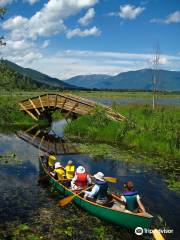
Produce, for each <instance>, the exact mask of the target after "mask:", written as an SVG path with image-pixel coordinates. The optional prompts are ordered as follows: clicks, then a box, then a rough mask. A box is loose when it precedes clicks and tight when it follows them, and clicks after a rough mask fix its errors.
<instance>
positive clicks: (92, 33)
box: [66, 26, 101, 39]
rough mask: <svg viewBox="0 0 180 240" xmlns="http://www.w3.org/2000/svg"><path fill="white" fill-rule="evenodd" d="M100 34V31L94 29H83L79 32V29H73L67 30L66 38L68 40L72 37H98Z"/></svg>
mask: <svg viewBox="0 0 180 240" xmlns="http://www.w3.org/2000/svg"><path fill="white" fill-rule="evenodd" d="M100 34H101V31H100V30H99V29H98V28H97V27H96V26H94V27H92V28H90V29H85V30H81V29H79V28H75V29H73V30H68V32H67V33H66V37H67V38H68V39H70V38H72V37H76V36H78V37H88V36H99V35H100Z"/></svg>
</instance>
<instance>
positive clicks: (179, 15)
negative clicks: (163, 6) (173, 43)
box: [150, 11, 180, 24]
mask: <svg viewBox="0 0 180 240" xmlns="http://www.w3.org/2000/svg"><path fill="white" fill-rule="evenodd" d="M150 22H151V23H165V24H170V23H180V11H176V12H174V13H171V14H169V15H168V16H167V17H166V18H165V19H161V18H153V19H151V20H150Z"/></svg>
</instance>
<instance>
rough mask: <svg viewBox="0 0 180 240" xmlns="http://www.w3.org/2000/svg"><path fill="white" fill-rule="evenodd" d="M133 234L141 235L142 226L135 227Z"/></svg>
mask: <svg viewBox="0 0 180 240" xmlns="http://www.w3.org/2000/svg"><path fill="white" fill-rule="evenodd" d="M135 234H136V235H138V236H140V235H142V234H143V228H142V227H137V228H136V229H135Z"/></svg>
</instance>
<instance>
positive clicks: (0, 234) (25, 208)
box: [0, 120, 180, 240]
mask: <svg viewBox="0 0 180 240" xmlns="http://www.w3.org/2000/svg"><path fill="white" fill-rule="evenodd" d="M65 124H66V122H65V121H64V120H61V121H57V122H54V123H52V125H51V127H50V128H48V129H42V131H41V134H40V133H39V132H38V131H36V129H34V130H30V131H27V130H24V129H23V130H22V131H20V132H18V133H9V134H0V155H1V156H3V157H1V158H0V179H1V181H0V239H16V238H13V237H12V236H14V235H13V234H16V233H17V231H20V230H17V226H19V224H26V225H30V226H31V227H34V229H35V230H33V231H30V234H35V233H36V232H37V234H39V235H38V236H39V237H40V238H34V239H41V238H42V239H55V237H54V236H55V231H56V232H58V231H60V230H58V229H59V228H60V226H61V223H62V225H63V226H65V227H66V228H67V227H68V229H69V226H71V225H70V224H72V223H71V222H70V221H71V220H70V218H71V217H72V216H73V214H75V217H74V218H75V219H76V220H75V221H74V222H73V224H75V223H77V218H79V220H80V221H81V218H82V219H86V218H87V219H91V218H90V217H89V215H88V214H87V213H84V211H82V210H80V209H79V208H78V207H76V206H74V205H72V204H70V206H66V207H65V208H63V209H61V208H59V207H58V206H57V195H56V194H54V191H53V190H52V189H49V188H48V189H47V187H44V186H42V185H39V184H38V178H39V162H38V155H39V153H40V152H41V153H43V152H44V151H45V147H47V148H53V144H54V142H56V143H57V142H60V139H61V138H62V137H63V126H64V125H65ZM32 132H33V133H32ZM43 135H44V136H45V138H43V141H44V143H42V136H43ZM59 137H60V138H59ZM48 139H51V141H48ZM52 139H54V140H53V141H52ZM61 141H62V139H61ZM43 144H44V148H43V146H42V145H43ZM71 144H72V143H66V142H63V147H62V148H61V146H59V145H57V144H56V150H57V151H59V152H58V155H57V157H58V159H59V160H60V161H61V163H62V164H63V165H65V164H66V162H67V161H68V160H70V159H71V160H73V161H74V163H75V166H78V165H83V166H85V168H86V169H87V171H88V172H90V173H91V174H94V173H96V172H97V171H102V172H103V173H104V174H105V175H106V176H113V177H117V178H118V180H119V182H118V184H110V189H111V191H113V192H120V191H121V190H122V185H123V182H124V181H126V180H132V181H134V183H135V185H136V188H137V189H138V190H139V193H140V195H141V196H142V201H143V202H144V204H145V206H146V208H147V210H148V211H149V212H151V213H152V214H153V215H154V216H156V218H157V219H158V220H159V221H160V222H161V223H162V226H165V228H169V229H173V230H174V233H173V234H167V235H166V239H171V240H172V239H176V240H177V239H180V232H179V230H178V228H179V213H180V205H179V203H180V194H179V193H178V192H174V191H171V190H169V189H168V188H167V186H166V183H165V181H164V179H163V177H162V176H161V174H159V173H156V172H155V171H154V170H153V169H152V168H150V167H148V166H146V165H145V164H137V163H136V162H135V161H134V163H133V164H132V163H127V162H124V161H122V160H121V159H119V160H118V161H117V160H112V159H108V158H103V159H102V158H100V159H98V158H97V159H93V158H91V157H90V156H88V155H82V154H79V153H78V152H76V146H73V144H72V147H71ZM40 145H41V146H40ZM57 148H58V149H57ZM40 149H41V150H40ZM62 149H63V150H62ZM47 150H48V149H47ZM60 151H61V153H60ZM13 154H15V155H13ZM70 216H71V217H70ZM64 218H65V219H66V220H67V222H68V224H67V225H66V222H64V220H63V219H64ZM72 218H73V217H72ZM93 221H94V223H92V221H91V223H89V226H90V225H92V224H100V225H102V226H103V227H104V228H105V229H108V227H109V225H110V224H108V223H104V222H103V221H100V220H98V221H99V222H98V223H96V221H95V220H93ZM82 222H84V220H82ZM83 224H85V222H84V223H82V224H79V226H78V228H79V234H80V233H81V235H80V236H78V235H77V233H76V235H77V236H76V235H74V237H72V235H71V231H70V230H71V228H70V230H69V231H70V233H69V232H67V231H66V232H65V233H63V234H67V239H83V237H84V239H96V238H95V237H94V238H93V237H92V238H88V236H89V237H90V234H91V232H90V230H91V229H90V230H89V228H88V226H87V225H85V226H84V225H83ZM166 224H167V226H166ZM76 227H77V226H76ZM86 228H87V229H88V231H89V233H87V232H86V230H85V229H86ZM92 228H93V229H96V228H95V226H94V225H93V226H92ZM119 229H121V228H120V227H115V226H111V231H112V232H114V233H111V235H109V239H123V240H126V239H136V238H135V237H134V234H133V233H131V235H130V236H129V235H128V237H127V238H126V237H124V238H123V237H122V235H119V237H118V232H119V234H120V231H119ZM83 231H84V233H83ZM93 231H94V230H93ZM107 231H109V230H107ZM121 231H122V229H121ZM60 233H61V236H62V232H61V231H60ZM96 233H97V232H96ZM115 233H116V235H113V234H115ZM68 234H69V235H68ZM88 234H89V235H88ZM98 234H99V232H98ZM110 236H111V237H110ZM11 237H12V238H11ZM17 239H20V238H17ZM22 239H31V238H22ZM32 239H33V238H32ZM59 239H63V238H59ZM64 239H65V238H64ZM138 239H139V238H138ZM150 239H151V237H150Z"/></svg>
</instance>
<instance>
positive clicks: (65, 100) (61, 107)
mask: <svg viewBox="0 0 180 240" xmlns="http://www.w3.org/2000/svg"><path fill="white" fill-rule="evenodd" d="M66 99H67V98H65V99H64V102H63V104H62V106H61V111H62V110H63V107H64V105H65V103H66Z"/></svg>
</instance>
